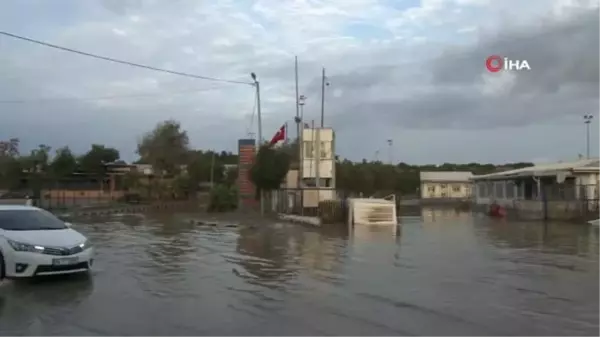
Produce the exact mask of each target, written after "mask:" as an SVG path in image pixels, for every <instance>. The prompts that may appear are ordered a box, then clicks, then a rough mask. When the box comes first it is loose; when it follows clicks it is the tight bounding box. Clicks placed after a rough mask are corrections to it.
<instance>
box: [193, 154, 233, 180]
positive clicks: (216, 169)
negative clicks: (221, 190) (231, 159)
mask: <svg viewBox="0 0 600 337" xmlns="http://www.w3.org/2000/svg"><path fill="white" fill-rule="evenodd" d="M213 155H214V158H213ZM188 159H189V161H188V166H187V171H188V174H189V175H190V180H191V181H192V182H193V184H195V185H196V186H198V184H200V183H203V182H209V181H210V180H211V178H212V179H213V182H214V183H221V182H223V178H224V173H225V172H224V164H223V163H222V160H221V158H220V157H219V155H218V154H217V153H215V152H213V151H207V152H202V151H190V154H189V157H188ZM213 159H214V162H213ZM211 169H212V172H211Z"/></svg>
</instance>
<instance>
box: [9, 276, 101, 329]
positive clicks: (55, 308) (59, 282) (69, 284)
mask: <svg viewBox="0 0 600 337" xmlns="http://www.w3.org/2000/svg"><path fill="white" fill-rule="evenodd" d="M93 289H94V282H93V278H92V277H89V276H88V275H85V274H83V275H61V276H53V277H44V278H40V279H36V280H25V281H5V282H4V283H3V284H2V285H0V333H1V334H2V335H20V334H22V333H23V331H26V330H27V331H29V332H30V334H35V335H42V334H44V333H45V332H46V330H45V329H44V327H43V326H44V322H47V323H51V322H56V321H61V320H62V319H64V317H69V316H71V315H73V313H74V312H76V311H77V310H79V308H80V307H81V306H82V304H83V303H84V302H85V301H86V300H87V299H88V297H89V296H90V294H91V293H92V292H93ZM6 326H9V327H10V328H9V329H8V330H5V329H3V327H6Z"/></svg>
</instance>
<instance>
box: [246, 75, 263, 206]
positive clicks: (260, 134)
mask: <svg viewBox="0 0 600 337" xmlns="http://www.w3.org/2000/svg"><path fill="white" fill-rule="evenodd" d="M250 76H251V77H252V80H253V81H254V86H255V87H256V115H257V116H258V142H257V144H256V152H257V153H258V151H259V150H260V146H261V145H262V115H261V113H260V83H259V82H258V80H257V79H256V74H255V73H250ZM264 205H265V203H264V194H263V191H262V190H261V191H260V214H264V213H265V206H264Z"/></svg>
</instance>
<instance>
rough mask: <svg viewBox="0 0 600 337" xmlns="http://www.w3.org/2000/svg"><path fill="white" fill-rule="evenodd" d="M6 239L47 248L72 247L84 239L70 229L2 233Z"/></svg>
mask: <svg viewBox="0 0 600 337" xmlns="http://www.w3.org/2000/svg"><path fill="white" fill-rule="evenodd" d="M4 237H6V238H7V239H10V240H13V241H17V242H21V243H28V244H31V245H39V246H47V247H73V246H77V245H78V244H80V243H83V242H84V241H85V240H86V238H85V236H83V235H82V234H81V233H79V232H77V231H76V230H74V229H71V228H65V229H53V230H39V231H7V230H5V231H4Z"/></svg>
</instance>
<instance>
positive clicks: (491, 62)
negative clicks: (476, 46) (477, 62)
mask: <svg viewBox="0 0 600 337" xmlns="http://www.w3.org/2000/svg"><path fill="white" fill-rule="evenodd" d="M485 67H486V68H487V70H488V71H489V72H491V73H497V72H499V71H500V70H531V67H530V66H529V62H527V60H511V59H509V58H508V57H502V56H498V55H492V56H489V57H488V58H486V59H485Z"/></svg>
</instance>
